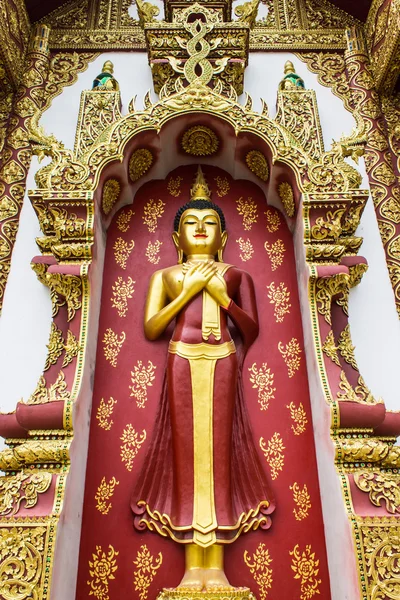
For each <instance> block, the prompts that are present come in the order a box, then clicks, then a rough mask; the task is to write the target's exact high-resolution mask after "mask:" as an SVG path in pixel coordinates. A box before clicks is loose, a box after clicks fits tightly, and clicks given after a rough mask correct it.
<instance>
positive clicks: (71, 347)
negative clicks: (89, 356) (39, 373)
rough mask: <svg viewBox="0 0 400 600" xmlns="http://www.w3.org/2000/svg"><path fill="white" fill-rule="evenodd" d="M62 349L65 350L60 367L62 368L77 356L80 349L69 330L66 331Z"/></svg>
mask: <svg viewBox="0 0 400 600" xmlns="http://www.w3.org/2000/svg"><path fill="white" fill-rule="evenodd" d="M63 348H64V350H65V354H64V359H63V362H62V367H63V368H64V367H67V366H68V365H69V364H71V362H72V361H73V359H74V358H75V357H76V356H78V353H79V351H80V350H81V349H82V346H81V345H80V344H79V341H78V340H77V338H76V337H75V336H74V334H73V333H72V331H71V330H70V329H68V333H67V341H66V342H65V344H64V346H63Z"/></svg>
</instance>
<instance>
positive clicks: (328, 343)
mask: <svg viewBox="0 0 400 600" xmlns="http://www.w3.org/2000/svg"><path fill="white" fill-rule="evenodd" d="M322 351H323V352H324V354H326V356H327V357H328V358H330V359H331V360H332V361H333V362H334V363H335V364H336V365H337V366H338V367H340V360H339V357H338V354H337V348H336V345H335V338H334V336H333V331H332V329H330V330H329V333H328V335H327V336H326V338H325V341H324V343H323V346H322Z"/></svg>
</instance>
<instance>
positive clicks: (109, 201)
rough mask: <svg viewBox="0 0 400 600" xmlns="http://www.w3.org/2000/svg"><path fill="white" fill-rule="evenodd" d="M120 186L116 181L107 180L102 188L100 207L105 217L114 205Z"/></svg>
mask: <svg viewBox="0 0 400 600" xmlns="http://www.w3.org/2000/svg"><path fill="white" fill-rule="evenodd" d="M120 189H121V185H120V183H119V181H117V180H116V179H108V180H107V181H106V182H105V184H104V187H103V197H102V205H103V210H104V213H105V214H106V215H108V214H109V213H110V212H111V210H112V207H113V206H114V204H115V203H116V202H117V200H118V196H119V192H120Z"/></svg>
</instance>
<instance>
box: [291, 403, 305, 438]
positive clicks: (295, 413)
mask: <svg viewBox="0 0 400 600" xmlns="http://www.w3.org/2000/svg"><path fill="white" fill-rule="evenodd" d="M286 408H288V409H289V410H290V417H291V419H292V420H293V421H294V423H295V424H294V425H292V430H293V433H294V435H300V434H301V433H304V432H305V430H306V425H307V423H308V421H307V415H306V411H305V410H304V407H303V405H302V403H301V402H300V403H299V406H298V407H297V408H296V405H295V404H294V402H291V403H290V404H287V405H286Z"/></svg>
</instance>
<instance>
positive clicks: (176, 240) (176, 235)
mask: <svg viewBox="0 0 400 600" xmlns="http://www.w3.org/2000/svg"><path fill="white" fill-rule="evenodd" d="M172 241H173V242H174V244H175V248H176V249H177V250H179V245H180V244H179V233H178V232H177V231H173V232H172Z"/></svg>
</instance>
